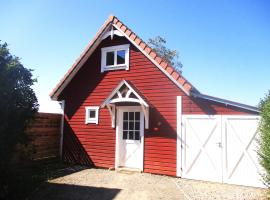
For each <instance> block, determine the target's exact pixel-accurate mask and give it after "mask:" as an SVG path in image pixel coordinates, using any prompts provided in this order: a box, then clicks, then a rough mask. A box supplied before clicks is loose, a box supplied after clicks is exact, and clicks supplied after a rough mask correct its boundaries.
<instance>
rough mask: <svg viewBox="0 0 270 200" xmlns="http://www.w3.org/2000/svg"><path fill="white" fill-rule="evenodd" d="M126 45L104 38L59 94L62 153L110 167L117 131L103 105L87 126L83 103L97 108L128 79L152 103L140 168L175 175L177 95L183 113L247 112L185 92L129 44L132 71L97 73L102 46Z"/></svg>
mask: <svg viewBox="0 0 270 200" xmlns="http://www.w3.org/2000/svg"><path fill="white" fill-rule="evenodd" d="M126 43H129V42H128V41H127V40H126V39H124V38H118V37H117V36H116V37H115V39H113V40H110V39H109V38H107V39H106V40H104V41H103V42H102V43H101V44H100V45H99V47H98V48H97V49H96V50H95V52H94V53H93V54H92V56H91V57H90V58H89V59H88V61H87V62H86V63H85V65H84V66H83V67H82V68H81V69H80V70H79V72H78V73H77V75H76V76H75V77H74V78H73V79H72V81H71V82H70V83H69V85H68V86H67V87H66V88H65V90H64V91H63V92H62V94H61V96H60V99H65V101H66V104H65V113H66V115H65V129H64V157H65V160H67V161H70V162H77V163H81V164H88V165H95V166H98V167H105V168H109V167H114V159H115V158H114V157H115V129H113V128H111V119H110V115H109V112H108V110H107V109H105V108H104V109H100V113H99V114H100V116H99V124H98V125H96V124H88V125H86V124H85V108H84V107H85V106H99V105H101V104H102V102H103V101H104V100H105V99H106V97H107V96H108V95H109V94H110V92H111V91H112V90H113V89H114V88H115V87H116V86H117V85H118V83H119V82H120V81H121V80H122V79H125V80H128V81H130V82H132V84H133V85H134V86H135V87H136V88H137V89H138V90H139V91H140V93H141V94H142V95H143V96H144V97H145V98H146V99H147V101H148V102H149V103H150V107H151V108H150V127H149V130H145V143H144V145H145V148H144V151H145V152H144V171H145V172H150V173H156V174H165V175H170V176H175V175H176V96H183V106H182V107H183V114H222V113H226V114H245V112H244V111H242V110H239V109H236V108H232V107H226V106H223V105H221V104H217V103H215V104H214V103H211V102H207V101H198V100H195V99H192V98H190V97H188V96H186V95H185V94H184V92H183V91H181V90H180V89H179V88H178V87H177V86H176V85H175V84H174V83H173V82H172V81H170V80H169V79H168V77H166V76H165V75H164V74H163V72H161V71H160V70H159V69H158V68H157V67H156V66H154V64H152V63H151V61H150V60H148V59H147V58H146V57H145V56H144V55H143V54H142V53H141V52H140V51H139V50H137V49H136V48H135V47H134V46H133V45H131V48H130V69H129V70H127V71H126V70H117V71H110V72H105V73H101V72H100V63H101V58H100V56H101V55H100V52H101V49H100V48H101V47H104V46H112V45H119V44H126Z"/></svg>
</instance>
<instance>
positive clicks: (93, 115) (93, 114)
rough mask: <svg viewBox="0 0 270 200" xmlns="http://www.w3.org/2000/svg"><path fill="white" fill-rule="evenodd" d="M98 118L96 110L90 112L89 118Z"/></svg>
mask: <svg viewBox="0 0 270 200" xmlns="http://www.w3.org/2000/svg"><path fill="white" fill-rule="evenodd" d="M95 117H96V111H95V110H89V118H95Z"/></svg>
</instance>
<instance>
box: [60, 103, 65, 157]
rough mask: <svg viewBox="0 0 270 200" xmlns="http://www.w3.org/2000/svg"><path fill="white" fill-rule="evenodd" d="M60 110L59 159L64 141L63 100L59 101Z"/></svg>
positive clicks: (61, 155)
mask: <svg viewBox="0 0 270 200" xmlns="http://www.w3.org/2000/svg"><path fill="white" fill-rule="evenodd" d="M61 109H62V113H61V114H62V116H61V125H60V126H61V127H60V148H59V153H60V159H61V160H62V158H63V139H64V122H65V100H62V101H61Z"/></svg>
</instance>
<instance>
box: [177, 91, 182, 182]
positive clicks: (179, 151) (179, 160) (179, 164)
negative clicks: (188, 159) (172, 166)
mask: <svg viewBox="0 0 270 200" xmlns="http://www.w3.org/2000/svg"><path fill="white" fill-rule="evenodd" d="M176 126H177V127H176V132H177V134H176V140H177V148H176V149H177V150H176V155H177V156H176V159H177V161H176V176H178V177H181V176H182V97H181V96H177V97H176Z"/></svg>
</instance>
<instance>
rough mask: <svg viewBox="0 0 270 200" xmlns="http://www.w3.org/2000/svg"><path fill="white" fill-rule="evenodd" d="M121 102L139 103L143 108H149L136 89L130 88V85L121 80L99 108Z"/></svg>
mask: <svg viewBox="0 0 270 200" xmlns="http://www.w3.org/2000/svg"><path fill="white" fill-rule="evenodd" d="M121 102H131V103H132V102H133V103H139V104H141V105H143V106H145V107H149V105H148V103H147V102H146V101H145V100H144V99H143V97H142V96H141V95H139V94H138V92H137V91H136V89H135V88H133V87H131V85H130V84H129V83H128V82H127V81H125V80H122V81H121V82H120V83H119V84H118V86H117V87H116V88H115V89H114V90H113V91H112V92H111V93H110V95H109V96H108V97H107V98H106V99H105V101H104V102H103V103H102V104H101V107H102V108H103V107H105V106H107V105H110V104H113V103H121Z"/></svg>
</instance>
